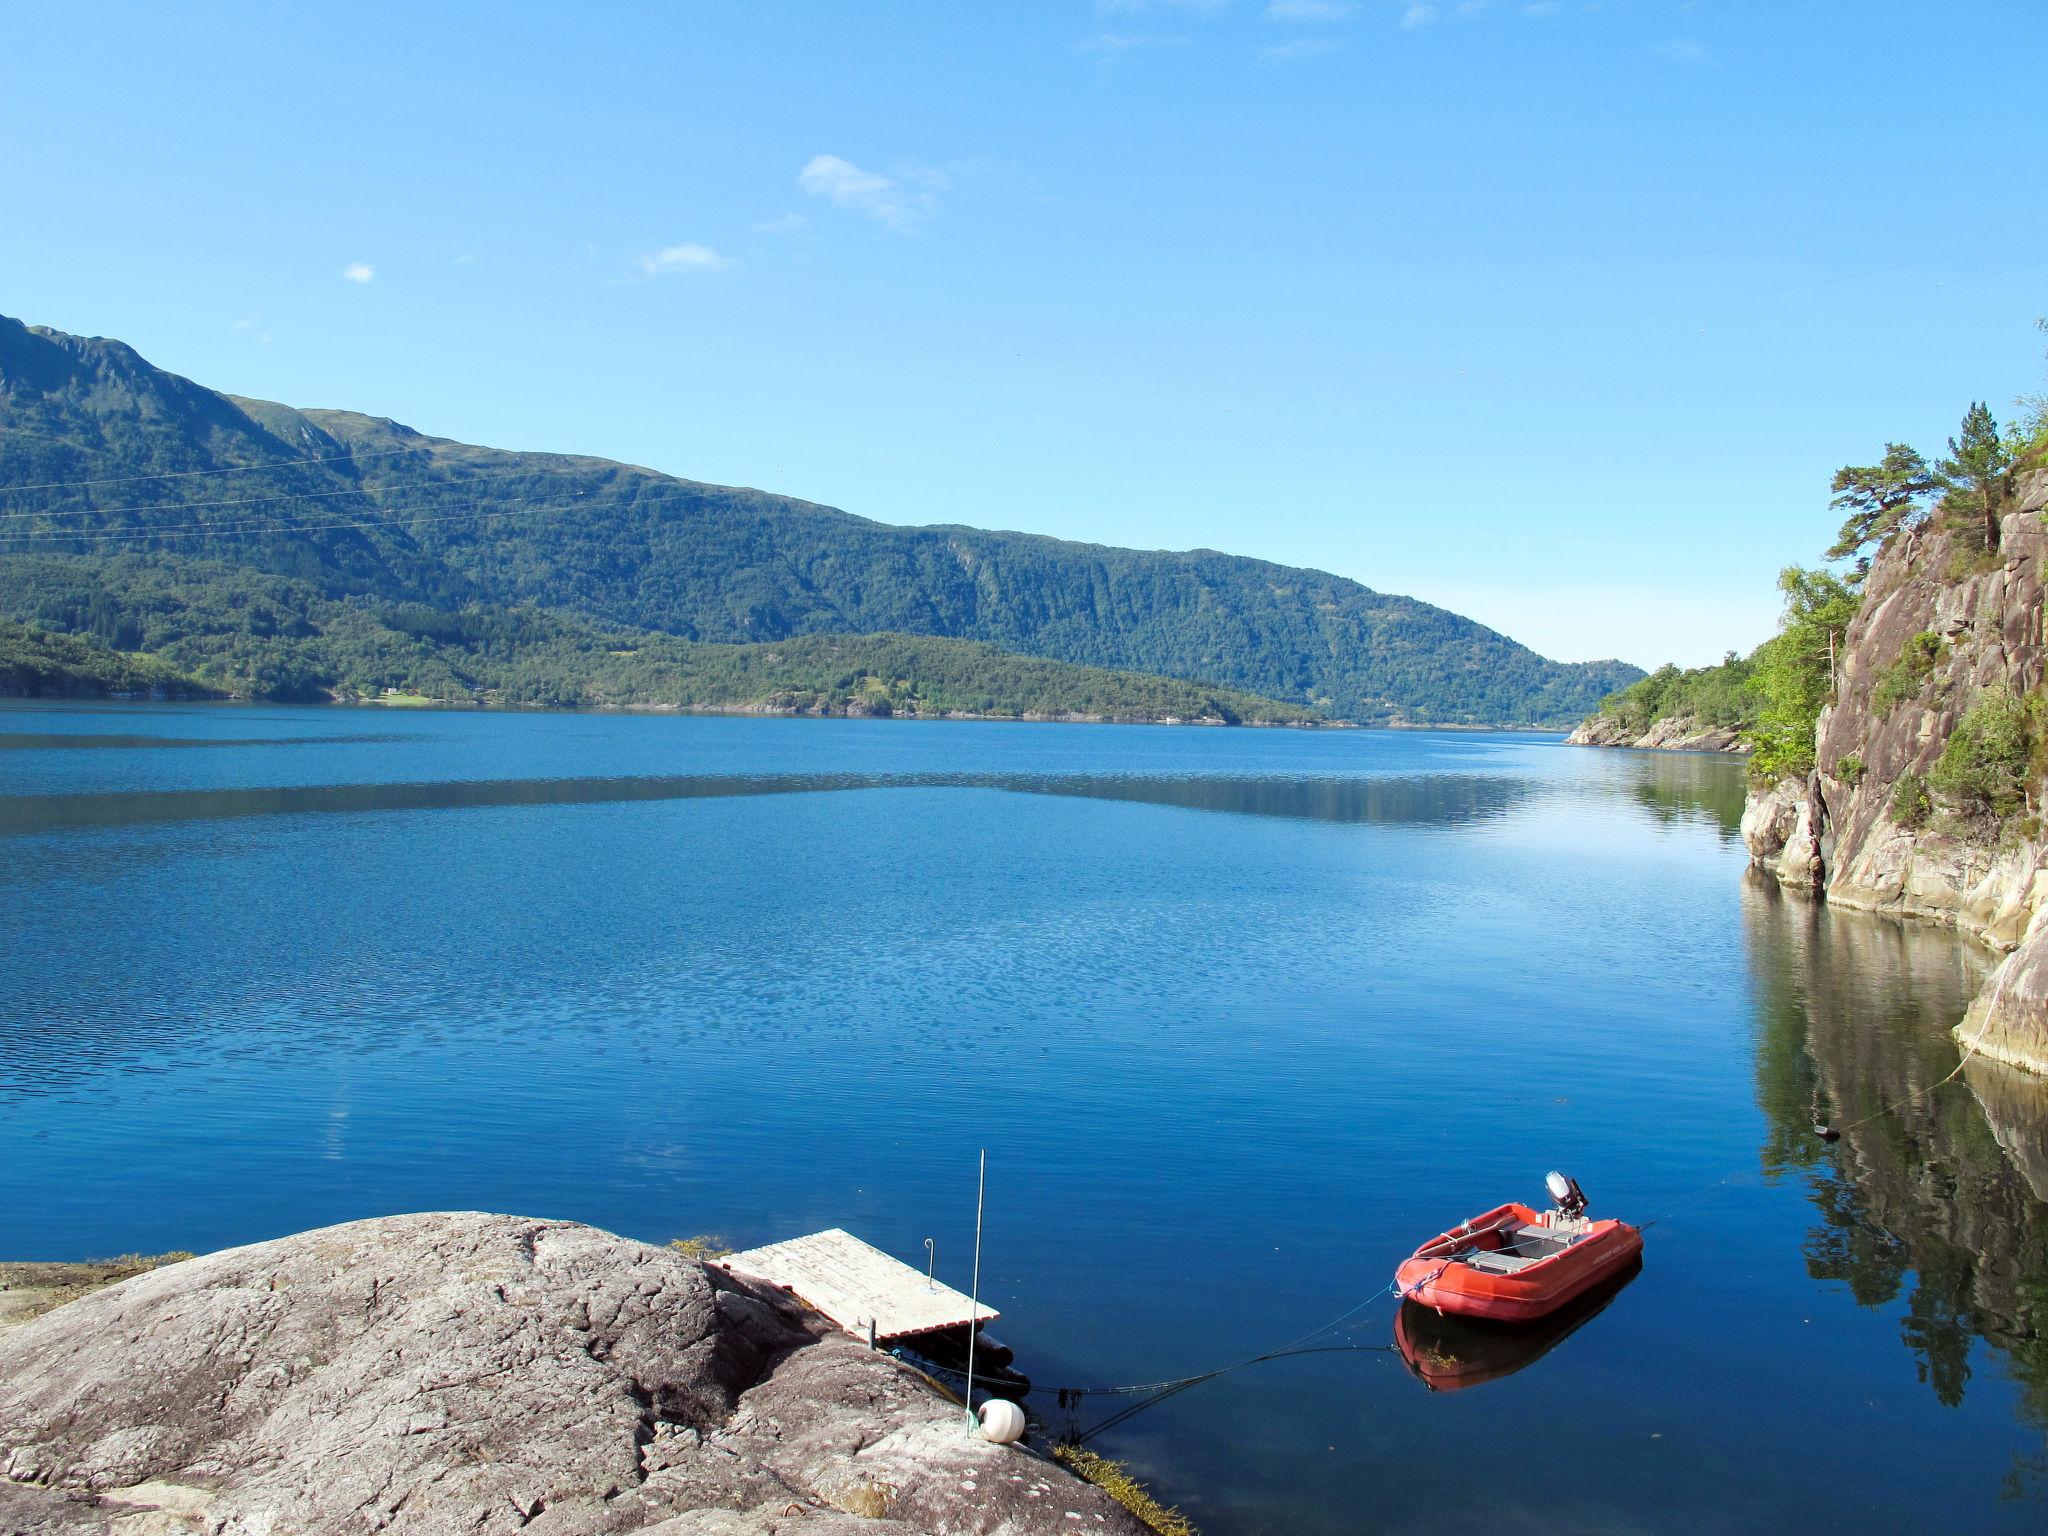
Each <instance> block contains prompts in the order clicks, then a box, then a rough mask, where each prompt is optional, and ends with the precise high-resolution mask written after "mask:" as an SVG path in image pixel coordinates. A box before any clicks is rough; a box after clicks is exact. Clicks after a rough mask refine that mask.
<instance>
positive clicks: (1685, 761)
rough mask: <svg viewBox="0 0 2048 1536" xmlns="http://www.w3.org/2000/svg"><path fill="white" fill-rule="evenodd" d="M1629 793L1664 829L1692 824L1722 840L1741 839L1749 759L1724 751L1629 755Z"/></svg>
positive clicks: (1651, 752)
mask: <svg viewBox="0 0 2048 1536" xmlns="http://www.w3.org/2000/svg"><path fill="white" fill-rule="evenodd" d="M1629 757H1630V759H1631V762H1630V768H1631V771H1632V773H1633V775H1634V778H1633V782H1632V783H1631V784H1630V786H1629V788H1630V792H1631V793H1632V794H1633V795H1634V796H1635V800H1636V803H1637V804H1638V805H1640V806H1642V808H1643V809H1644V810H1646V811H1648V812H1649V813H1650V814H1651V815H1652V816H1653V817H1655V818H1656V819H1657V820H1658V821H1660V822H1662V823H1664V824H1665V825H1667V826H1668V825H1673V824H1677V823H1685V822H1696V823H1704V824H1706V825H1709V826H1711V827H1713V829H1714V830H1715V831H1716V832H1718V833H1719V834H1720V836H1721V838H1722V840H1723V841H1732V840H1733V839H1735V838H1737V837H1740V836H1741V835H1742V807H1743V802H1744V799H1745V798H1746V790H1747V785H1748V779H1747V776H1746V775H1747V768H1748V760H1747V759H1746V758H1742V757H1738V756H1736V755H1734V754H1732V753H1726V752H1656V751H1644V752H1631V753H1629Z"/></svg>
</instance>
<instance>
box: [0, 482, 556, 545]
mask: <svg viewBox="0 0 2048 1536" xmlns="http://www.w3.org/2000/svg"><path fill="white" fill-rule="evenodd" d="M577 495H578V496H581V495H582V493H581V492H580V491H579V492H578V493H577ZM542 500H543V498H541V497H538V496H520V497H515V498H514V505H513V506H509V507H505V506H501V507H499V508H498V509H496V510H493V511H484V510H481V509H472V510H471V511H468V512H449V513H444V514H442V515H440V516H436V517H385V518H361V519H355V520H351V521H348V522H332V523H229V524H221V523H188V524H185V525H183V527H174V528H121V529H94V530H91V531H83V530H81V531H77V532H71V531H66V530H64V529H50V530H47V531H45V532H41V533H0V544H27V543H32V542H34V541H36V540H44V541H50V540H55V541H58V542H62V543H113V542H122V543H130V542H135V541H139V540H149V539H207V538H229V537H237V536H241V535H245V534H252V533H326V532H331V531H337V530H347V529H361V528H416V527H418V526H420V525H421V524H423V523H454V522H462V521H464V520H475V521H479V522H480V521H484V520H486V519H489V518H494V517H512V516H514V515H516V514H517V513H518V512H522V511H530V512H538V511H547V510H551V509H552V510H566V509H567V508H569V507H571V506H573V505H575V504H576V503H574V502H568V501H562V502H554V503H550V504H548V505H536V503H540V502H542ZM53 553H61V551H53Z"/></svg>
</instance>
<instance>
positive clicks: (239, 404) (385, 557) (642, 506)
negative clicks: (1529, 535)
mask: <svg viewBox="0 0 2048 1536" xmlns="http://www.w3.org/2000/svg"><path fill="white" fill-rule="evenodd" d="M131 476H132V477H136V478H129V477H131ZM144 476H154V477H157V478H156V479H154V480H152V479H147V478H141V477H144ZM84 481H94V482H97V483H95V484H92V485H90V486H85V485H81V484H79V483H78V482H84ZM9 486H12V487H14V489H12V490H8V489H7V488H8V487H9ZM124 487H125V489H124ZM0 492H5V494H6V495H7V509H8V511H9V512H10V513H12V514H16V515H15V516H13V517H12V518H11V520H10V521H9V522H8V523H7V524H5V525H4V526H5V527H6V528H7V529H8V532H7V533H6V534H5V535H4V536H0V554H5V553H12V554H26V553H35V554H38V555H43V556H50V557H62V558H66V559H73V560H79V561H84V562H87V563H90V562H92V561H94V560H96V559H99V558H102V557H103V556H104V555H105V554H106V553H107V552H108V551H110V550H126V551H129V552H133V553H139V554H143V555H146V556H147V557H148V558H149V559H151V560H152V561H155V562H157V563H159V564H161V565H164V566H166V567H170V566H176V565H177V564H178V563H180V562H183V561H188V560H190V559H192V558H193V556H194V555H195V554H197V553H199V552H200V551H202V550H203V552H204V553H205V554H206V556H207V557H209V558H211V559H216V560H220V559H225V560H228V561H230V562H231V563H234V564H238V565H243V566H249V567H253V568H255V569H258V570H262V571H266V572H269V573H271V574H276V575H284V576H290V577H294V578H296V579H300V580H303V581H306V582H309V583H311V584H313V585H314V586H316V587H318V588H319V589H320V590H321V591H322V592H323V593H324V594H325V595H327V596H329V597H333V598H343V597H352V598H357V599H363V600H370V599H376V600H380V601H387V602H391V601H398V602H417V603H425V604H428V605H430V606H433V607H436V608H439V609H442V610H446V611H455V610H460V609H464V608H469V607H482V608H492V609H509V608H527V607H530V608H539V609H547V610H555V611H559V612H562V613H565V614H574V615H578V616H580V617H582V618H584V619H587V620H589V621H591V622H592V623H595V624H599V625H611V626H622V627H629V628H633V629H643V630H649V631H655V632H660V633H665V634H670V635H675V636H678V637H680V638H682V639H686V640H694V641H700V642H711V643H726V644H743V643H750V642H757V641H763V640H781V639H790V638H794V637H796V636H798V635H805V634H824V633H850V634H869V635H872V634H882V633H895V634H910V635H929V636H935V637H950V638H958V639H967V640H976V641H982V642H986V643H988V644H991V645H994V646H996V647H998V648H999V649H1001V650H1004V651H1008V652H1012V653H1015V654H1018V655H1021V656H1034V657H1041V658H1046V659H1051V660H1057V661H1065V662H1071V663H1075V664H1077V665H1081V666H1088V667H1096V668H1104V669H1110V670H1119V671H1134V672H1143V673H1150V674H1155V675H1158V676H1164V677H1171V678H1178V679H1182V680H1185V681H1190V682H1198V683H1203V684H1208V685H1213V686H1217V687H1223V688H1230V689H1234V690H1238V691H1240V692H1244V693H1249V694H1255V695H1260V696H1264V697H1268V698H1273V699H1279V700H1282V701H1286V702H1290V703H1293V704H1296V705H1300V706H1304V707H1306V708H1309V709H1313V710H1316V711H1318V712H1322V713H1326V714H1331V715H1336V716H1340V717H1345V718H1350V719H1354V720H1359V721H1362V722H1365V723H1375V724H1443V725H1494V726H1527V725H1538V726H1561V725H1568V724H1570V723H1573V722H1574V721H1575V720H1576V719H1577V718H1579V717H1580V716H1582V715H1583V714H1585V713H1586V711H1587V710H1588V709H1590V708H1591V707H1592V706H1593V705H1594V704H1595V703H1596V702H1597V701H1598V700H1599V698H1600V697H1602V696H1603V695H1605V694H1606V693H1609V692H1611V691H1613V690H1614V689H1615V688H1616V687H1619V686H1622V685H1625V684H1626V683H1627V682H1629V681H1632V680H1633V679H1634V678H1635V677H1637V676H1640V675H1641V674H1640V671H1639V669H1637V668H1634V667H1631V666H1629V665H1627V664H1626V663H1621V662H1594V663H1560V662H1553V661H1550V660H1548V659H1546V658H1543V657H1541V656H1538V655H1537V654H1536V653H1534V652H1533V651H1530V650H1529V649H1528V648H1527V647H1525V646H1521V645H1519V644H1518V643H1516V642H1515V641H1513V640H1511V639H1509V638H1508V637H1506V636H1504V635H1501V634H1499V633H1498V632H1497V631H1494V630H1491V629H1488V628H1487V627H1486V626H1484V625H1480V624H1478V623H1476V622H1475V621H1473V620H1470V619H1467V618H1464V617H1462V616H1460V615H1457V614H1453V613H1450V612H1448V611H1447V610H1444V609H1440V608H1436V607H1434V606H1432V605H1430V604H1426V603H1422V602H1420V601H1418V600H1416V599H1413V598H1407V597H1402V596H1399V595H1390V594H1385V593H1380V592H1377V591H1375V590H1374V589H1372V588H1369V587H1366V586H1364V585H1363V584H1361V583H1358V582H1354V581H1351V580H1350V579H1348V578H1345V577H1341V576H1336V575H1334V574H1332V573H1329V572H1322V571H1314V570H1308V569H1304V568H1299V567H1289V566H1283V565H1280V564H1277V563H1275V562H1271V561H1265V560H1260V559H1258V558H1256V557H1250V556H1239V555H1230V554H1227V553H1224V552H1221V551H1215V550H1207V549H1197V550H1179V551H1174V550H1154V551H1141V550H1131V549H1123V548H1120V547H1117V546H1114V545H1104V544H1087V543H1081V542H1077V541H1071V540H1061V539H1055V538H1053V537H1051V536H1049V535H1045V534H1036V533H1029V532H1024V531H1008V530H988V529H981V528H977V527H974V526H973V525H972V524H969V523H966V522H949V523H942V524H930V525H921V526H904V525H897V524H891V523H884V522H880V521H877V520H874V519H871V518H867V517H863V516H861V515H859V514H855V513H849V512H845V511H843V510H841V509H838V508H835V507H830V506H826V505H824V504H821V503H815V502H807V501H801V500H798V499H796V498H791V497H785V496H780V495H778V494H776V493H772V492H768V491H762V490H758V489H753V488H745V487H728V486H718V485H712V484H709V483H707V482H701V481H692V480H686V479H683V478H681V477H678V476H672V475H668V474H666V473H665V472H663V471H659V470H655V469H651V468H648V467H645V466H639V465H628V464H622V463H617V462H614V461H611V460H606V459H601V458H596V457H593V456H589V455H577V454H557V453H530V452H521V451H518V450H507V449H497V448H489V447H483V446H479V445H473V444H466V443H461V442H458V441H456V440H453V439H448V438H439V437H434V436H432V435H430V434H426V433H423V432H421V431H419V430H418V429H415V428H412V427H410V426H407V425H405V424H403V423H400V422H397V421H395V420H392V419H391V418H388V417H377V416H372V415H370V414H368V413H364V412H358V411H352V410H343V409H337V408H297V407H292V406H288V405H283V404H279V403H277V402H271V401H262V400H257V399H254V398H252V397H241V396H230V395H224V394H220V393H217V392H215V391H212V390H209V389H206V388H204V387H203V386H201V385H198V384H195V383H193V382H192V381H190V380H187V379H183V378H181V377H180V376H178V375H175V374H171V373H168V372H166V371H164V370H161V369H157V368H155V367H154V366H153V365H151V364H149V363H148V362H147V360H146V359H144V358H142V356H141V354H139V353H138V352H136V351H135V350H134V349H133V348H132V347H129V346H127V345H126V344H125V343H122V342H118V341H111V340H107V339H104V338H82V337H76V336H69V335H66V334H65V333H63V332H57V331H52V330H49V329H48V328H44V327H29V326H26V325H23V324H22V323H21V322H18V321H13V320H6V319H0ZM23 513H26V514H29V515H27V516H22V515H20V514H23ZM15 616H16V617H19V618H26V619H34V618H35V617H36V616H35V615H33V614H22V613H16V614H15Z"/></svg>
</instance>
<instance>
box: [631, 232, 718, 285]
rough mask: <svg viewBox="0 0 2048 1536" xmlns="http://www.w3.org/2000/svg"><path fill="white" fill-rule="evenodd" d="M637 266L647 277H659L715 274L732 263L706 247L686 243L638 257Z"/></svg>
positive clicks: (692, 242)
mask: <svg viewBox="0 0 2048 1536" xmlns="http://www.w3.org/2000/svg"><path fill="white" fill-rule="evenodd" d="M638 265H639V268H640V270H641V271H642V272H645V273H646V274H647V275H648V276H649V277H660V276H661V275H662V274H664V273H667V272H716V271H717V270H718V269H719V268H721V267H729V266H731V265H732V263H731V262H730V261H728V260H726V258H725V257H723V256H721V255H719V254H718V252H716V251H714V250H713V249H711V247H710V246H708V245H699V244H697V243H696V242H695V241H686V242H685V243H684V244H682V245H667V246H663V247H662V248H661V249H660V250H658V251H653V252H650V253H649V254H647V255H645V256H642V257H639V258H638Z"/></svg>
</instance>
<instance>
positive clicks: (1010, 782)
mask: <svg viewBox="0 0 2048 1536" xmlns="http://www.w3.org/2000/svg"><path fill="white" fill-rule="evenodd" d="M856 789H993V790H1003V791H1008V792H1011V793H1016V794H1029V795H1071V796H1078V797H1080V798H1083V799H1089V800H1124V801H1133V802H1139V803H1144V804H1149V805H1166V806H1174V807H1178V808H1180V809H1183V810H1199V811H1227V812H1234V813H1236V814H1239V815H1249V816H1284V817H1291V818H1295V819H1299V820H1306V821H1333V822H1380V823H1399V824H1406V825H1411V826H1452V825H1456V824H1458V823H1460V822H1466V821H1472V820H1475V819H1479V818H1483V817H1489V816H1497V815H1500V814H1501V813H1502V812H1504V811H1506V810H1507V809H1508V808H1510V807H1511V806H1513V805H1514V804H1515V803H1516V802H1517V801H1518V800H1524V799H1527V798H1528V797H1529V796H1530V795H1531V794H1533V793H1534V792H1535V785H1534V784H1532V782H1531V781H1530V780H1528V779H1526V778H1509V777H1505V776H1498V777H1496V776H1488V775H1482V774H1466V775H1458V776H1451V775H1445V774H1432V775H1429V776H1426V777H1422V776H1418V777H1410V778H1396V777H1387V778H1360V777H1338V776H1334V775H1331V776H1315V777H1282V776H1269V775H1260V776H1256V777H1228V776H1223V775H1200V776H1197V775H1192V774H1187V775H1172V776H1164V777H1160V776H1145V775H1135V774H1033V773H780V774H660V775H643V776H635V777H630V778H576V779H472V780H456V781H442V782H436V783H426V784H304V785H288V786H279V787H263V788H233V789H192V790H161V791H151V792H145V793H139V794H90V795H12V796H0V833H37V832H53V831H63V830H70V829H78V828H84V827H113V826H133V825H138V824H142V823H148V822H172V821H214V820H224V819H232V818H237V817H246V816H294V815H320V814H335V813H345V812H357V813H360V812H365V811H426V810H464V809H476V808H479V807H488V806H561V805H602V804H615V803H623V802H627V801H640V800H706V799H718V798H723V797H727V796H735V795H800V794H823V793H830V792H834V791H845V790H856Z"/></svg>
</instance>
